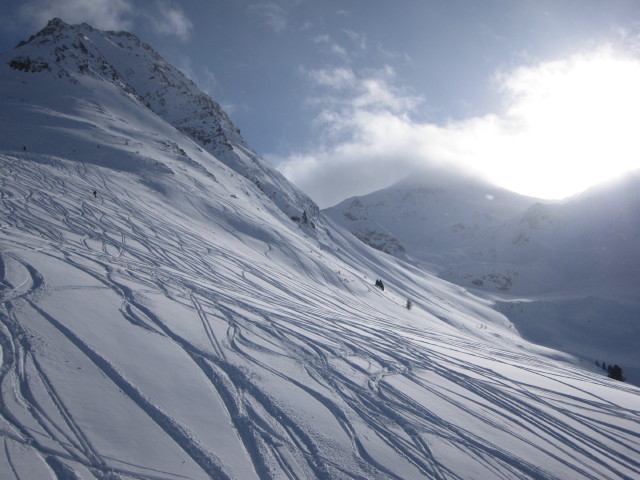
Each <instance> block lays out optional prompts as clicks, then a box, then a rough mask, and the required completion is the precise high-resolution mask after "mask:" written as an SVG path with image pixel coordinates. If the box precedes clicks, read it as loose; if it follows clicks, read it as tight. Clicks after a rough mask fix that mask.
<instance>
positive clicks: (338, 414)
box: [0, 26, 640, 480]
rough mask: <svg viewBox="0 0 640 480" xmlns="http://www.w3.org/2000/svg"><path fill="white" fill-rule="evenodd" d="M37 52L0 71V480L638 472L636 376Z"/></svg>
mask: <svg viewBox="0 0 640 480" xmlns="http://www.w3.org/2000/svg"><path fill="white" fill-rule="evenodd" d="M64 28H65V29H66V28H67V27H64ZM76 30H80V31H89V29H88V27H87V26H80V27H73V28H70V31H72V32H75V31H76ZM57 31H58V30H54V32H52V34H53V35H54V36H55V33H56V32H57ZM91 33H92V35H93V37H91V38H92V42H93V43H94V44H96V45H98V44H100V42H103V41H104V42H106V41H107V40H106V39H108V38H113V37H114V36H118V35H117V34H111V33H104V32H98V31H96V30H91ZM47 35H48V34H46V33H44V34H42V35H41V36H39V37H37V38H40V39H41V40H45V39H46V37H47ZM87 36H89V35H87ZM121 36H123V37H126V38H129V37H128V36H126V35H121ZM132 42H133V40H132ZM31 45H32V47H29V48H34V50H33V51H31V53H30V56H29V58H31V63H29V65H30V66H29V68H25V69H15V68H11V67H10V66H9V65H7V62H9V61H10V59H13V58H16V57H17V55H18V54H17V52H18V51H19V52H24V50H18V51H16V52H11V53H10V54H9V55H7V56H4V57H2V58H3V62H2V64H0V92H1V93H2V95H1V96H0V112H2V117H1V121H2V124H1V125H0V127H1V128H0V193H1V197H0V201H1V205H2V206H1V209H0V280H1V282H0V296H1V299H2V306H1V308H0V347H1V349H2V357H1V358H2V364H1V366H0V438H1V439H2V443H3V445H2V448H0V476H1V477H3V478H16V479H47V478H51V479H77V478H84V479H99V480H104V479H109V480H113V479H122V480H128V479H131V480H133V479H176V480H177V479H185V478H188V479H207V478H208V479H212V478H213V479H231V478H234V479H243V480H244V479H257V478H260V479H276V478H278V479H279V478H289V479H294V478H295V479H302V478H304V479H307V478H317V479H323V480H327V479H341V478H344V479H355V478H379V479H419V478H426V479H469V478H473V479H494V478H505V479H506V478H513V479H525V478H529V479H566V478H572V479H573V478H575V479H619V478H626V479H632V478H634V477H637V476H638V475H640V412H639V411H638V404H639V402H638V400H639V399H640V390H638V389H637V388H635V387H633V386H630V385H627V384H624V383H621V382H616V381H613V380H610V379H608V378H606V377H605V376H604V375H603V374H602V372H601V371H598V370H597V369H596V368H595V367H594V366H593V365H591V364H586V363H585V364H582V363H581V362H580V361H579V360H578V359H576V358H573V357H571V356H568V355H564V354H562V353H560V352H557V351H553V350H549V349H545V348H542V347H538V346H536V345H533V344H531V343H528V342H526V341H524V340H522V339H521V338H520V337H519V336H518V334H517V333H516V332H515V329H514V328H512V325H511V324H510V322H509V321H508V320H507V318H506V317H505V316H504V315H502V314H500V313H498V312H496V311H495V310H493V309H491V308H490V305H489V304H488V302H485V301H482V300H481V299H479V298H477V297H475V296H473V295H471V294H469V293H468V292H467V291H466V290H464V289H462V288H461V287H458V286H455V285H452V284H450V283H447V282H444V281H442V280H440V279H438V278H435V277H433V276H430V275H428V274H425V273H424V272H423V271H421V270H419V269H417V268H415V267H412V266H411V265H409V264H407V263H403V262H401V261H398V260H396V259H395V258H393V257H390V256H388V255H385V254H383V253H380V252H378V251H376V250H373V249H371V248H369V247H367V246H365V245H364V244H362V243H361V242H359V241H357V240H356V239H354V238H353V237H352V236H351V235H349V234H347V233H346V232H343V231H342V230H341V229H338V228H336V229H332V228H331V227H330V224H327V225H326V226H323V227H322V228H320V226H319V225H321V224H323V223H324V220H323V219H322V218H321V217H318V218H317V222H318V223H317V225H316V228H314V227H312V226H311V225H310V221H309V222H307V223H304V222H293V221H291V219H290V218H289V215H288V214H285V213H283V212H282V209H281V208H279V207H276V205H275V204H274V202H273V201H272V199H271V195H266V194H265V192H264V191H263V190H262V189H260V188H258V186H257V185H256V182H255V181H254V180H255V179H253V178H247V177H246V176H244V175H239V174H238V170H237V169H236V168H229V158H226V157H225V153H224V152H223V153H220V152H217V151H214V149H209V150H206V149H203V148H202V144H198V143H196V142H194V139H193V138H191V137H189V136H186V135H185V131H184V130H183V129H182V128H180V125H177V127H178V128H176V125H174V124H173V122H168V121H167V118H166V117H164V116H162V115H160V114H158V112H156V111H154V110H152V109H150V108H148V107H147V106H146V105H145V103H144V102H142V101H141V100H140V99H141V98H143V93H144V92H142V93H141V92H140V91H138V90H136V89H134V88H133V87H132V86H131V84H129V83H127V84H126V85H127V86H123V85H124V83H122V82H120V81H119V80H118V78H114V76H102V75H97V74H95V72H92V71H90V70H74V69H68V70H66V71H67V74H68V75H65V74H61V75H58V73H59V72H58V70H56V68H57V67H54V66H53V63H49V62H51V59H50V58H49V57H47V56H46V54H45V53H42V54H40V53H38V51H36V50H35V47H34V46H33V44H31ZM44 45H48V44H47V43H46V42H45V43H44ZM22 48H24V47H22ZM87 49H88V47H87ZM46 50H47V49H46V48H45V51H46ZM78 51H81V49H80V50H78ZM131 51H132V52H133V55H134V56H135V54H136V51H135V49H133V47H132V50H131ZM76 54H78V53H77V52H76ZM139 54H140V55H143V52H139ZM78 55H79V54H78ZM34 58H42V59H44V60H34ZM105 58H106V57H105ZM7 59H8V60H7ZM87 61H89V60H87ZM37 62H47V63H48V65H49V67H50V70H47V68H44V67H43V68H40V67H38V68H34V67H33V65H40V66H42V63H37ZM108 63H109V65H113V64H112V63H111V60H109V61H108ZM14 66H15V64H14ZM25 70H26V71H25ZM34 70H38V71H34ZM119 75H120V74H119ZM135 75H138V74H135ZM135 75H134V74H132V76H135ZM120 76H121V77H123V76H122V75H120ZM123 78H124V77H123ZM179 100H181V99H179V98H173V101H174V102H176V103H177V104H180V103H181V102H180V101H179ZM203 128H204V127H203ZM232 147H233V150H229V151H233V152H237V151H239V147H237V145H232ZM247 148H248V147H247ZM220 157H222V158H220ZM239 158H240V159H241V157H239ZM251 158H253V159H254V160H255V162H256V163H259V162H260V160H259V158H257V157H251ZM256 168H257V169H258V170H260V171H265V172H269V170H268V169H267V167H264V166H257V167H256ZM263 169H264V170H263ZM273 185H274V188H276V187H277V184H276V182H275V181H274V183H273ZM283 188H284V189H285V193H281V192H279V191H278V192H276V196H278V195H282V198H285V196H287V195H289V194H290V193H291V192H294V191H295V190H294V188H293V187H291V186H288V185H287V184H283ZM94 191H95V192H96V195H95V196H94V194H93V192H94ZM291 195H294V194H291ZM290 198H294V196H291V197H290ZM301 201H306V200H304V197H303V199H302V200H301ZM300 206H301V205H298V207H300ZM325 228H326V230H325ZM379 277H381V278H383V279H384V282H385V285H386V287H387V288H386V289H385V291H384V292H383V291H380V290H378V289H376V288H375V287H373V283H374V280H375V279H376V278H379ZM407 298H411V299H412V300H413V304H414V307H413V309H411V310H408V309H406V308H405V304H406V300H407Z"/></svg>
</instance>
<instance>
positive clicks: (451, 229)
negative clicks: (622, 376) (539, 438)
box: [325, 171, 640, 383]
mask: <svg viewBox="0 0 640 480" xmlns="http://www.w3.org/2000/svg"><path fill="white" fill-rule="evenodd" d="M639 192H640V172H632V173H629V174H626V175H624V176H622V177H620V178H618V179H617V180H615V181H611V182H609V183H607V184H603V185H600V186H598V187H595V188H593V189H591V190H589V191H587V192H585V193H583V194H581V195H579V196H576V197H574V198H571V199H569V200H567V201H565V202H541V201H539V200H536V199H533V198H528V197H522V196H519V195H517V194H514V193H511V192H507V191H504V190H500V189H497V188H496V187H493V186H491V185H487V184H486V183H483V182H481V181H479V180H476V179H473V178H469V177H464V176H461V175H459V174H452V173H449V174H446V175H445V174H443V173H442V172H437V171H435V172H431V173H429V174H427V173H425V175H424V176H422V177H414V178H412V179H410V180H407V181H404V182H401V183H399V184H397V185H394V186H392V187H389V188H387V189H385V190H381V191H379V192H374V193H372V194H369V195H366V196H363V197H357V198H352V199H348V200H346V201H344V202H342V203H340V204H339V205H337V206H335V207H332V208H330V209H327V210H325V213H326V214H327V215H328V216H330V217H331V218H333V219H334V220H335V221H336V222H337V223H340V224H341V225H343V226H344V227H345V228H347V229H348V230H350V231H351V232H353V233H354V234H355V235H356V236H357V237H358V238H360V239H361V240H364V241H365V242H366V243H368V244H369V245H372V246H373V247H375V248H379V249H380V250H383V251H386V252H387V253H390V254H392V255H396V256H398V257H400V258H404V259H407V260H408V261H410V262H412V263H414V264H416V265H418V266H420V267H421V268H423V269H425V270H427V271H430V272H435V273H437V274H438V275H439V276H440V277H441V278H444V279H446V280H449V281H452V282H454V283H457V284H459V285H462V286H465V287H466V288H469V289H471V290H472V291H474V292H476V293H479V294H480V295H483V296H485V297H486V298H490V299H493V300H495V301H497V302H498V307H499V308H500V310H501V311H503V312H504V313H505V314H507V315H508V316H509V318H510V320H511V321H513V322H515V323H516V325H517V327H518V329H519V330H520V331H521V332H522V333H523V334H524V335H525V337H526V338H528V339H531V340H533V341H535V342H537V343H541V344H543V345H547V346H551V347H553V348H560V349H561V350H563V351H567V352H571V353H573V354H576V355H580V356H582V357H583V358H589V359H592V360H600V361H605V362H607V363H619V364H620V365H623V366H624V369H625V371H626V372H627V373H628V375H627V376H628V377H629V379H630V380H631V381H633V382H635V383H640V349H639V348H638V342H637V339H638V337H639V336H640V322H639V321H638V318H640V293H639V292H640V290H638V284H640V241H639V240H640V193H639ZM380 238H384V239H393V242H389V241H387V242H386V243H384V242H383V244H382V246H381V245H379V244H377V243H376V241H377V239H380ZM396 245H400V246H402V251H401V252H400V254H398V250H397V249H395V250H394V247H395V246H396Z"/></svg>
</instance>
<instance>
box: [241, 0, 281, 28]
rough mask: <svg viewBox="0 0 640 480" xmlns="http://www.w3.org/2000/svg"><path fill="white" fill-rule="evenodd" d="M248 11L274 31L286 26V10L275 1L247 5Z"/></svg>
mask: <svg viewBox="0 0 640 480" xmlns="http://www.w3.org/2000/svg"><path fill="white" fill-rule="evenodd" d="M249 12H250V13H253V14H254V15H257V16H259V17H260V18H261V19H262V21H263V22H264V23H265V25H267V26H268V27H269V28H271V29H272V30H273V31H274V32H276V33H281V32H283V31H284V30H285V29H286V28H287V23H288V14H287V11H286V10H285V9H284V8H282V7H281V6H280V5H278V4H276V3H270V2H268V3H255V4H252V5H249Z"/></svg>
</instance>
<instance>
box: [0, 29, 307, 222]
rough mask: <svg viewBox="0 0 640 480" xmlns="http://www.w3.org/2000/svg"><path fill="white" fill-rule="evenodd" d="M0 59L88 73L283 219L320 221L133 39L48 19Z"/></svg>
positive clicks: (176, 74)
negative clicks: (255, 192) (213, 161)
mask: <svg viewBox="0 0 640 480" xmlns="http://www.w3.org/2000/svg"><path fill="white" fill-rule="evenodd" d="M2 61H3V63H5V62H6V63H8V64H9V65H10V66H11V68H13V69H15V70H18V71H23V72H30V73H38V74H41V75H46V74H50V75H52V76H54V77H57V78H61V79H63V78H67V79H68V80H69V81H71V82H77V81H79V80H80V78H81V77H92V78H94V79H100V80H105V81H107V82H109V83H112V84H113V85H115V86H117V87H118V88H120V89H121V90H122V91H123V92H124V93H126V94H127V95H130V96H132V97H135V98H136V99H137V100H138V101H140V102H141V103H143V104H144V105H146V106H147V107H148V108H149V109H150V110H151V111H153V112H154V113H155V114H156V115H158V116H160V117H161V118H162V119H164V120H165V121H167V122H168V123H169V124H171V125H173V126H174V127H175V128H177V129H178V130H179V131H181V132H182V133H184V134H185V135H187V136H188V137H189V138H191V139H192V140H194V141H195V142H197V143H198V144H199V145H200V146H201V147H203V148H204V149H205V150H207V151H208V152H210V153H212V154H214V155H215V156H216V158H217V159H218V160H219V161H222V162H223V163H225V164H226V165H227V166H229V167H230V168H232V169H233V170H235V171H236V172H238V173H239V174H241V175H243V176H244V177H246V178H248V179H249V180H250V181H251V182H253V183H254V184H255V185H256V186H257V187H258V188H260V190H262V191H263V192H264V193H265V195H267V196H268V197H269V198H270V199H271V200H272V201H273V202H274V203H275V204H276V205H277V206H278V207H279V208H280V209H281V210H282V211H283V212H284V213H285V214H287V215H288V216H289V217H296V218H302V215H303V214H304V212H306V217H307V218H308V219H309V222H313V221H314V220H315V221H318V220H319V218H318V212H319V210H318V208H317V206H316V205H315V203H314V202H313V201H312V200H311V199H309V198H308V197H307V196H306V195H304V194H303V193H302V192H301V191H299V190H298V189H297V188H296V187H295V186H293V185H292V184H290V183H289V182H288V181H287V180H286V179H285V178H284V177H283V176H282V175H281V174H280V173H279V172H277V171H276V170H274V169H272V168H270V167H269V166H268V165H266V164H265V162H264V161H263V160H262V159H261V158H260V157H259V156H258V155H257V154H256V153H255V152H254V151H253V150H252V149H251V148H250V147H249V146H248V145H247V143H246V142H245V140H244V139H243V138H242V136H241V134H240V131H239V130H238V129H237V128H236V127H235V126H234V125H233V123H232V122H231V120H230V119H229V117H228V116H227V114H226V113H225V112H224V111H223V110H222V109H221V108H220V106H219V105H218V104H217V103H216V102H215V101H214V100H212V99H211V98H210V97H209V96H208V95H206V94H205V93H203V92H202V91H201V90H200V89H199V88H198V87H197V86H196V85H195V84H194V83H193V82H192V81H191V80H189V79H188V78H186V77H185V76H184V75H183V74H182V73H181V72H180V71H179V70H177V69H176V68H174V67H172V66H171V65H169V64H168V63H167V62H165V61H164V60H163V59H162V58H161V57H160V55H158V53H157V52H156V51H155V50H153V49H152V48H151V47H150V46H149V45H147V44H145V43H143V42H141V41H140V40H139V39H138V38H137V37H136V36H134V35H132V34H130V33H126V32H117V33H116V32H104V31H100V30H96V29H94V28H92V27H91V26H89V25H87V24H82V25H67V24H66V23H64V22H63V21H61V20H59V19H54V20H52V21H50V22H49V24H48V25H47V26H46V27H45V28H44V29H43V30H42V31H40V32H39V33H38V34H36V35H34V36H33V37H31V38H30V39H29V40H28V41H27V42H22V43H21V44H20V45H19V46H18V48H17V49H16V50H14V51H12V52H9V54H7V55H6V57H3V58H2Z"/></svg>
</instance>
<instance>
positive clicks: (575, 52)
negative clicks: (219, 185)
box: [0, 0, 640, 207]
mask: <svg viewBox="0 0 640 480" xmlns="http://www.w3.org/2000/svg"><path fill="white" fill-rule="evenodd" d="M2 8H3V16H2V20H0V50H2V51H6V50H9V49H10V48H12V47H13V46H15V44H17V43H18V42H19V41H20V40H23V39H26V38H28V37H29V36H30V35H31V34H33V33H35V32H36V31H37V30H39V29H40V28H42V27H43V26H44V25H45V24H46V22H47V20H48V19H49V18H51V17H54V16H58V17H60V18H62V19H63V20H64V21H66V22H68V23H79V22H88V23H90V24H92V25H93V26H95V27H97V28H101V29H107V30H127V31H130V32H132V33H134V34H136V35H138V36H139V37H140V38H141V39H142V40H143V41H145V42H147V43H149V44H150V45H151V46H152V47H154V48H155V49H156V50H158V51H159V53H160V54H161V55H162V56H164V57H165V59H167V60H168V61H169V62H170V63H172V64H173V65H175V66H177V67H178V68H180V69H181V70H183V71H184V72H185V73H186V74H187V75H188V76H189V77H191V78H192V79H193V80H194V81H195V82H196V83H197V84H198V85H199V86H200V87H201V88H202V89H203V90H205V91H206V92H207V93H209V94H210V95H211V96H212V97H213V98H214V99H215V100H217V101H218V102H219V103H220V104H221V105H222V106H223V107H224V108H225V110H226V111H227V112H228V113H229V114H230V115H231V117H232V119H233V120H234V122H235V123H236V125H237V126H238V127H239V128H240V129H241V130H242V132H243V135H244V137H245V138H246V140H247V141H248V142H249V144H250V145H251V146H252V147H253V148H254V149H255V150H256V151H257V152H258V153H260V154H261V155H262V156H263V157H264V158H266V159H267V160H268V161H269V162H270V163H272V164H273V165H275V166H276V167H277V168H279V169H280V170H281V171H283V173H285V175H287V176H288V177H289V178H290V179H291V180H293V181H294V183H296V184H298V186H300V187H301V188H302V189H303V190H304V191H306V192H307V193H308V194H310V195H311V196H312V197H313V198H314V199H315V200H316V201H318V202H319V203H320V205H321V206H323V207H324V206H329V205H331V204H334V203H336V202H337V201H340V200H342V199H343V198H345V197H348V196H352V195H356V194H363V193H367V192H369V191H372V190H374V189H378V188H382V187H385V186H387V185H389V184H390V183H392V182H394V181H397V180H400V179H401V178H402V177H404V176H406V175H408V174H410V173H411V172H412V171H413V170H414V169H416V168H420V167H421V166H423V165H434V164H435V165H442V166H455V167H458V168H463V169H466V170H472V171H474V172H476V173H478V174H480V175H483V176H484V177H486V178H488V179H490V180H491V181H494V182H496V183H498V184H500V185H503V186H505V187H507V188H510V189H513V190H515V191H519V192H521V193H524V194H530V195H535V196H539V197H545V198H560V197H564V196H566V195H570V194H573V193H576V192H578V191H580V190H582V189H584V188H586V187H587V186H589V185H591V184H593V183H594V182H596V181H599V180H602V179H605V178H607V177H609V176H611V175H614V174H616V173H618V172H621V171H624V170H626V169H629V168H637V167H640V162H639V161H638V159H640V147H638V145H637V143H638V142H637V141H636V140H635V137H636V136H637V134H636V132H635V131H634V129H633V128H627V127H629V126H632V125H634V126H637V125H639V124H640V123H639V122H640V97H639V94H638V93H635V90H638V88H637V85H640V63H639V60H638V58H639V57H638V56H639V54H640V35H639V33H640V2H638V1H637V0H606V1H603V0H553V1H550V0H549V1H548V0H484V1H478V0H446V1H445V0H440V1H435V0H422V1H419V0H393V1H391V0H368V1H366V0H353V1H340V2H338V1H334V0H323V1H319V0H273V1H252V0H246V1H245V0H233V1H231V0H226V1H218V0H207V1H205V0H186V1H182V2H177V1H173V0H92V1H91V2H86V1H85V0H56V1H45V0H22V1H19V2H18V1H13V0H9V1H7V0H5V1H4V2H3V7H2ZM634 122H635V123H634Z"/></svg>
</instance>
